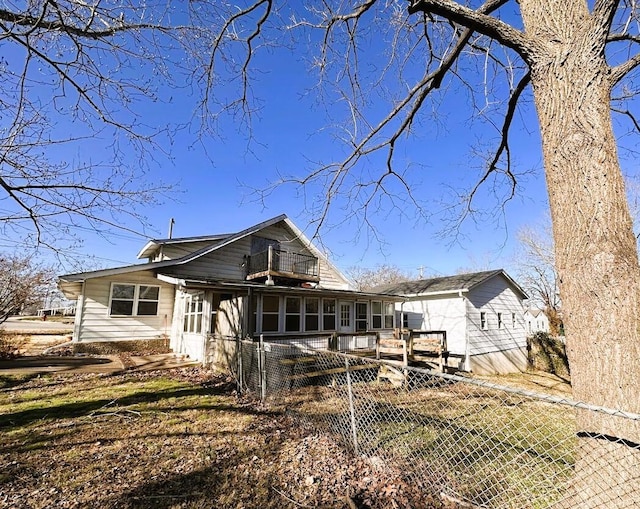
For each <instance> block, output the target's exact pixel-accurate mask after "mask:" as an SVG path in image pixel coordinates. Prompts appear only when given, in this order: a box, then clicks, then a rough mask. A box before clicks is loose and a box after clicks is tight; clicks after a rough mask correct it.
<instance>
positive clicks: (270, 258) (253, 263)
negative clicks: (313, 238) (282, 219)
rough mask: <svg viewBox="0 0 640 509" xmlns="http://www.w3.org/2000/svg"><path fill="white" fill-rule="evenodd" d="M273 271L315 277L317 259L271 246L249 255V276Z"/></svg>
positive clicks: (317, 273)
mask: <svg viewBox="0 0 640 509" xmlns="http://www.w3.org/2000/svg"><path fill="white" fill-rule="evenodd" d="M273 272H278V273H284V274H293V275H297V276H309V277H312V278H317V277H318V276H319V271H318V259H317V258H316V257H315V256H311V255H307V254H302V253H292V252H289V251H282V250H280V249H277V248H274V247H272V246H269V249H267V250H266V251H262V252H261V253H257V254H255V255H251V256H250V257H249V270H248V277H249V278H251V277H252V276H255V275H261V274H265V275H266V274H268V273H273Z"/></svg>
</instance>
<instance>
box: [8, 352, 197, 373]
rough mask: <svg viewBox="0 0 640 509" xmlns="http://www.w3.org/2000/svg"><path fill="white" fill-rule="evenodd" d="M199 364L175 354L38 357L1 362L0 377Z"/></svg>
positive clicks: (120, 370) (116, 371) (163, 367)
mask: <svg viewBox="0 0 640 509" xmlns="http://www.w3.org/2000/svg"><path fill="white" fill-rule="evenodd" d="M197 365H199V363H198V362H194V361H192V360H190V359H181V358H179V357H176V356H175V355H174V354H157V355H140V356H128V355H127V356H124V355H103V356H100V357H88V356H87V357H84V356H73V357H64V356H57V355H38V356H25V357H18V358H16V359H11V360H1V361H0V376H2V375H9V374H14V375H16V374H34V373H119V372H125V371H151V370H155V369H172V368H184V367H188V366H197Z"/></svg>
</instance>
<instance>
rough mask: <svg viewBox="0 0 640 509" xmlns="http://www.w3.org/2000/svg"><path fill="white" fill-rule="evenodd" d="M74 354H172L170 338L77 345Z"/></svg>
mask: <svg viewBox="0 0 640 509" xmlns="http://www.w3.org/2000/svg"><path fill="white" fill-rule="evenodd" d="M73 352H74V353H85V354H89V355H119V354H123V355H154V354H161V353H170V352H171V349H170V348H169V338H156V339H146V340H132V341H101V342H96V343H75V344H74V345H73Z"/></svg>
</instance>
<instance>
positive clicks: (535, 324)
mask: <svg viewBox="0 0 640 509" xmlns="http://www.w3.org/2000/svg"><path fill="white" fill-rule="evenodd" d="M524 321H525V324H526V328H527V334H529V335H531V334H535V333H536V332H549V331H550V330H551V329H550V327H549V318H547V315H546V314H545V313H544V311H542V309H536V308H527V309H525V311H524Z"/></svg>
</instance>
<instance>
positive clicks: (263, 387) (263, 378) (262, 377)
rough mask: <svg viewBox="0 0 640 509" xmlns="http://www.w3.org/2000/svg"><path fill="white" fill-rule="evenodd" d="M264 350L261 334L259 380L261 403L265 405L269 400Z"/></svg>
mask: <svg viewBox="0 0 640 509" xmlns="http://www.w3.org/2000/svg"><path fill="white" fill-rule="evenodd" d="M266 364H267V363H266V355H265V350H264V336H263V335H262V334H260V341H259V343H258V380H259V382H258V383H259V384H260V401H262V402H263V403H264V401H265V400H266V399H267V366H266Z"/></svg>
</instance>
